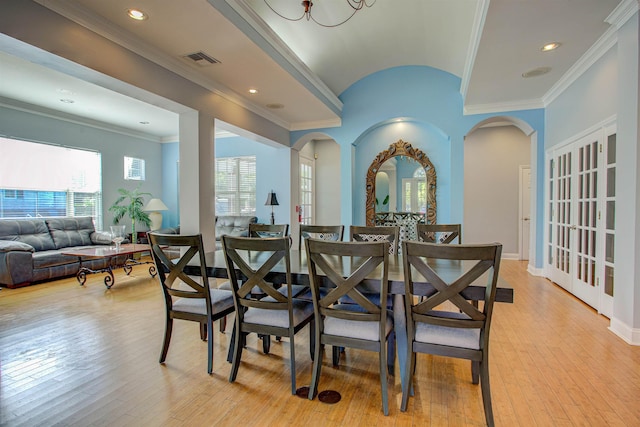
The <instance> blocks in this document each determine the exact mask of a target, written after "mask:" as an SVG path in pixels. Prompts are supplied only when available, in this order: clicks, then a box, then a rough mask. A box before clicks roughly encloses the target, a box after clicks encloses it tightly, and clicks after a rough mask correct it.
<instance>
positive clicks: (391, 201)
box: [366, 140, 436, 226]
mask: <svg viewBox="0 0 640 427" xmlns="http://www.w3.org/2000/svg"><path fill="white" fill-rule="evenodd" d="M366 181H367V184H366V191H367V198H366V224H367V225H369V226H372V225H375V223H376V220H375V218H376V213H379V216H380V215H383V216H384V215H385V213H388V212H409V213H414V214H420V216H421V217H422V218H424V220H425V222H427V223H429V224H435V222H436V171H435V168H434V167H433V164H432V163H431V161H430V160H429V158H428V157H427V155H426V154H425V153H424V152H422V151H420V150H418V149H415V148H413V147H412V146H411V144H410V143H408V142H405V141H402V140H399V141H398V142H396V143H394V144H391V145H390V146H389V149H388V150H385V151H382V152H380V153H379V154H378V156H377V157H376V158H375V159H374V161H373V162H372V163H371V166H370V167H369V170H368V171H367V180H366ZM385 200H387V201H388V203H384V202H385ZM389 215H392V214H389Z"/></svg>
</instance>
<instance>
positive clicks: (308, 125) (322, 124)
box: [289, 118, 342, 131]
mask: <svg viewBox="0 0 640 427" xmlns="http://www.w3.org/2000/svg"><path fill="white" fill-rule="evenodd" d="M340 126H342V119H340V118H338V119H335V120H318V121H315V122H300V123H296V124H295V125H294V126H293V127H292V128H291V129H289V130H291V131H296V130H310V129H324V128H337V127H340Z"/></svg>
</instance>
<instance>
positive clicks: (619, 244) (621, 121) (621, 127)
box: [610, 12, 640, 345]
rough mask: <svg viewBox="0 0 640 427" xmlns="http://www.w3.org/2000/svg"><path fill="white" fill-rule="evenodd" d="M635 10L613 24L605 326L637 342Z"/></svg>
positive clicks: (639, 246)
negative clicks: (609, 290)
mask: <svg viewBox="0 0 640 427" xmlns="http://www.w3.org/2000/svg"><path fill="white" fill-rule="evenodd" d="M638 28H639V25H638V13H637V12H636V14H635V15H634V17H632V18H631V19H629V20H628V21H627V22H626V23H625V24H624V25H623V26H622V27H621V28H620V29H619V30H618V52H617V55H618V58H617V59H618V85H619V86H618V93H617V103H618V105H617V110H618V113H617V125H618V133H617V153H616V162H617V165H616V166H617V167H616V174H617V176H616V231H617V232H616V241H615V248H614V254H615V284H614V286H615V287H614V301H613V316H612V318H611V326H610V329H611V330H612V331H613V332H614V333H616V334H617V335H619V336H620V337H621V338H623V339H624V340H625V341H627V342H629V343H632V344H635V345H640V236H639V235H638V232H639V231H640V194H638V190H639V189H640V151H639V150H638V135H639V133H640V131H639V128H638V127H639V117H638V114H639V113H640V105H639V104H640V93H639V92H638V90H639V85H638V60H639V58H640V51H639V43H638V35H639V31H638Z"/></svg>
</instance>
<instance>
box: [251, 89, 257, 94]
mask: <svg viewBox="0 0 640 427" xmlns="http://www.w3.org/2000/svg"><path fill="white" fill-rule="evenodd" d="M249 93H250V94H252V95H255V94H256V93H258V89H249Z"/></svg>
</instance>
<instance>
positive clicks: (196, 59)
mask: <svg viewBox="0 0 640 427" xmlns="http://www.w3.org/2000/svg"><path fill="white" fill-rule="evenodd" d="M182 57H183V58H184V59H186V60H188V61H189V62H192V63H194V64H196V65H199V66H200V67H205V66H207V65H211V64H220V61H218V60H217V59H215V58H212V57H211V56H209V55H207V54H206V53H204V52H194V53H188V54H186V55H183V56H182Z"/></svg>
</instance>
